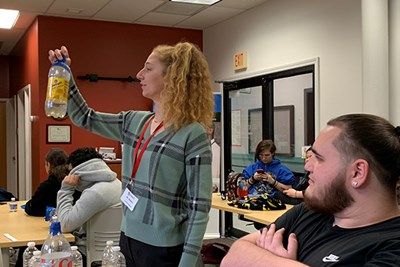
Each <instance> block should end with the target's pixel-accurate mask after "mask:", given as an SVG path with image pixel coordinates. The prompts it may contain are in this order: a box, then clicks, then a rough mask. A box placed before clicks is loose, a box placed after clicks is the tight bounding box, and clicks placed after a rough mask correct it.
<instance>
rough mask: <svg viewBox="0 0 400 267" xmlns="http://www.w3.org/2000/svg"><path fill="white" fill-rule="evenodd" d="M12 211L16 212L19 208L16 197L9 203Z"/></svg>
mask: <svg viewBox="0 0 400 267" xmlns="http://www.w3.org/2000/svg"><path fill="white" fill-rule="evenodd" d="M9 207H10V211H11V212H16V211H17V208H18V204H17V202H16V201H15V197H13V198H11V202H10V203H9Z"/></svg>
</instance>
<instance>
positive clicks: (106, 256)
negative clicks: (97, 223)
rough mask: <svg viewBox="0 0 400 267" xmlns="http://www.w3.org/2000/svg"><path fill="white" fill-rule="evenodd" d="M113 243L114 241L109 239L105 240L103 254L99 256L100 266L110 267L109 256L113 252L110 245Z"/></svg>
mask: <svg viewBox="0 0 400 267" xmlns="http://www.w3.org/2000/svg"><path fill="white" fill-rule="evenodd" d="M113 245H114V241H112V240H109V241H107V242H106V247H105V248H104V250H103V255H102V257H101V266H102V267H111V266H112V265H111V256H112V254H113V250H112V246H113Z"/></svg>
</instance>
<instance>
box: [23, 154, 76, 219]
mask: <svg viewBox="0 0 400 267" xmlns="http://www.w3.org/2000/svg"><path fill="white" fill-rule="evenodd" d="M67 160H68V154H67V153H66V152H65V151H64V150H63V149H61V148H52V149H51V150H50V151H49V152H47V154H46V158H45V162H44V167H45V169H46V173H47V175H48V177H47V180H45V181H43V182H42V183H41V184H40V185H39V187H38V188H37V189H36V191H35V193H34V194H33V196H32V198H31V199H30V200H29V201H28V202H27V203H26V205H25V212H26V213H27V214H28V215H31V216H41V217H43V216H45V215H46V207H53V208H55V207H56V205H57V192H58V190H60V187H61V181H62V180H63V179H64V177H65V176H66V175H67V174H68V172H69V170H68V168H67Z"/></svg>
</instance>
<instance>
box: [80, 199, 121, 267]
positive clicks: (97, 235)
mask: <svg viewBox="0 0 400 267" xmlns="http://www.w3.org/2000/svg"><path fill="white" fill-rule="evenodd" d="M121 220H122V207H121V203H118V204H116V205H113V206H111V207H109V208H107V209H105V210H103V211H100V212H99V213H97V214H95V215H94V216H93V217H92V218H90V220H89V221H88V222H87V223H86V266H88V267H89V266H91V264H92V262H93V261H101V257H102V255H103V250H104V248H105V246H106V242H107V241H108V240H112V241H114V244H115V245H116V246H117V245H118V244H119V237H120V234H121Z"/></svg>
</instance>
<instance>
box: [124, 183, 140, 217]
mask: <svg viewBox="0 0 400 267" xmlns="http://www.w3.org/2000/svg"><path fill="white" fill-rule="evenodd" d="M131 186H132V185H129V184H128V186H127V187H126V188H125V191H124V193H123V194H122V196H121V201H122V203H124V204H125V206H127V207H128V209H129V210H130V211H133V209H134V208H135V206H136V204H137V202H138V201H139V199H138V198H137V197H136V196H135V195H134V194H133V193H132V192H131V191H130V190H129V189H128V188H132V187H131Z"/></svg>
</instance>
